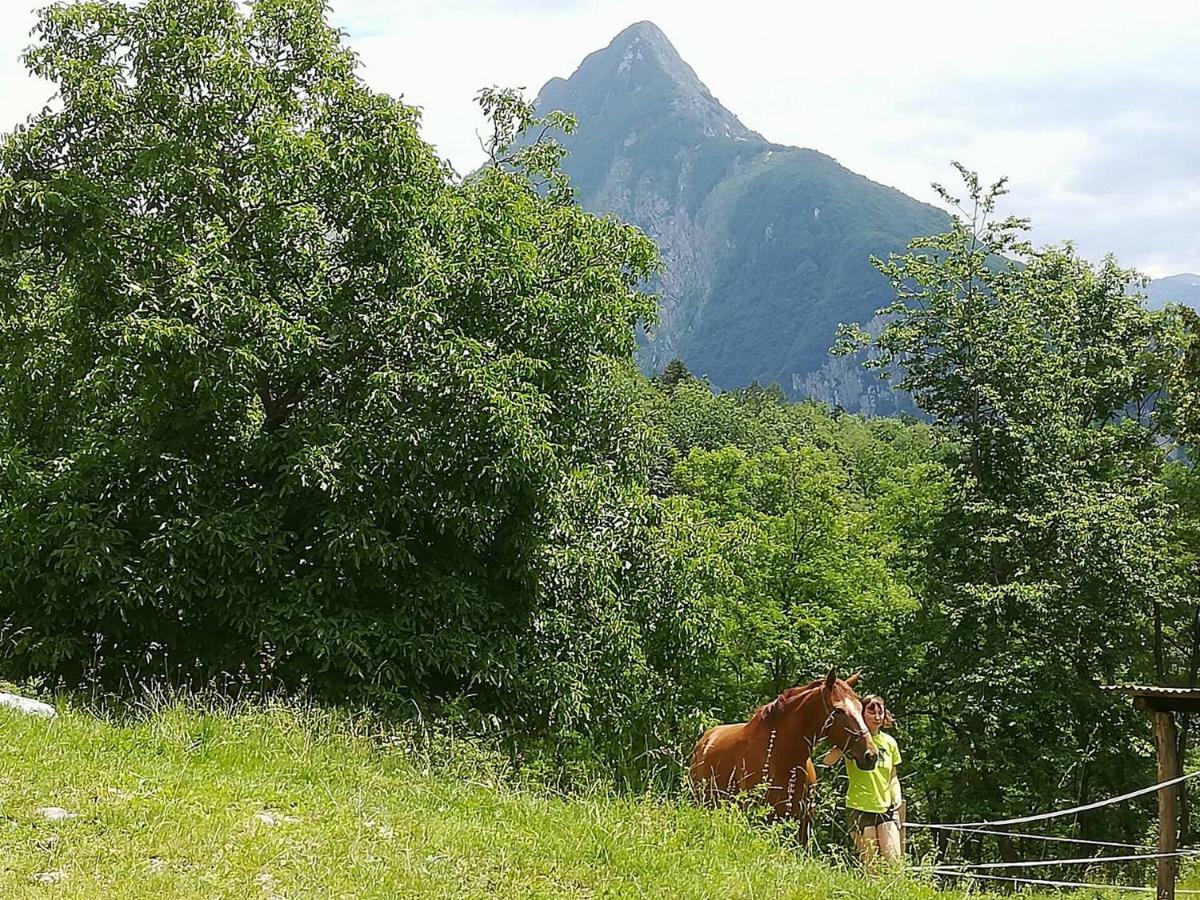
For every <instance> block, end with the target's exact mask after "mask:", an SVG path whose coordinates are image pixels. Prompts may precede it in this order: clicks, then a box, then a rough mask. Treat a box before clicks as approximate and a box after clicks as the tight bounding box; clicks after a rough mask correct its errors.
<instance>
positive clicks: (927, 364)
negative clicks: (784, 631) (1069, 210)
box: [856, 169, 1183, 852]
mask: <svg viewBox="0 0 1200 900" xmlns="http://www.w3.org/2000/svg"><path fill="white" fill-rule="evenodd" d="M961 172H962V174H963V176H964V179H965V182H966V185H967V190H968V196H967V198H966V203H960V202H959V201H958V200H957V199H956V198H954V197H952V196H950V195H949V194H946V193H944V192H943V196H944V199H946V200H947V202H949V203H951V204H953V205H955V206H957V207H958V208H959V210H960V215H959V216H958V217H956V219H955V222H954V224H953V226H952V228H951V229H950V230H948V231H947V232H945V233H943V234H940V235H936V236H933V237H930V238H922V239H918V240H916V241H914V242H913V244H912V246H911V248H910V252H908V253H907V254H903V255H898V256H893V257H892V258H890V259H889V260H887V261H877V265H878V268H879V269H880V270H881V271H882V272H883V273H884V274H885V275H887V276H888V277H889V279H890V280H891V281H892V283H893V286H894V288H895V291H896V296H897V299H896V302H895V303H894V304H893V305H891V306H890V307H888V308H887V309H886V310H882V311H881V312H882V313H884V314H885V315H886V316H887V324H886V326H885V327H884V328H883V330H882V332H881V333H879V334H878V335H877V336H875V337H873V338H872V337H870V336H867V335H864V334H861V333H860V334H858V335H857V336H856V337H857V341H858V342H861V343H867V344H869V345H870V346H871V348H872V349H873V350H874V351H875V353H876V354H877V358H876V360H875V362H874V365H877V366H879V367H881V368H884V369H885V370H886V369H888V368H893V369H894V370H896V371H898V372H899V386H900V387H901V388H903V389H904V390H906V391H908V392H910V393H911V394H912V396H913V397H914V399H915V400H916V402H917V403H918V405H919V406H920V407H921V408H922V409H923V410H924V411H925V412H926V413H927V414H928V415H929V416H930V417H931V418H932V419H933V421H934V423H935V427H936V428H937V429H938V431H939V432H940V433H941V434H943V435H944V436H945V437H946V439H947V440H948V441H949V444H948V448H949V461H950V465H951V471H952V475H953V488H952V490H951V492H950V494H949V496H948V502H947V506H946V509H945V512H944V514H943V515H942V516H941V517H940V518H939V519H938V521H937V522H936V524H935V525H934V528H935V529H936V531H935V534H934V535H933V539H932V540H931V542H930V543H929V544H928V545H927V548H928V553H927V559H926V565H925V567H924V573H925V576H924V580H925V585H924V587H923V589H922V590H921V592H920V595H921V596H922V597H923V598H924V602H923V604H922V611H921V615H919V616H918V617H916V618H915V619H914V620H913V629H912V631H911V632H910V633H909V635H908V641H909V643H910V644H914V645H916V644H919V645H922V646H923V647H924V648H925V651H924V652H922V653H911V652H909V653H907V654H905V650H904V649H899V650H898V654H900V655H901V656H903V655H907V657H908V663H907V670H906V665H905V664H904V663H902V662H899V661H898V665H897V670H896V672H895V673H894V676H893V677H894V678H895V679H896V681H897V685H898V690H899V691H900V693H901V694H902V696H903V698H904V699H903V701H902V703H903V705H904V706H906V707H907V711H908V712H909V713H910V714H911V715H910V718H909V724H910V728H911V729H912V731H911V732H910V734H912V735H913V737H915V738H916V742H917V744H918V746H919V748H920V750H919V752H917V753H914V754H913V759H914V761H915V762H916V764H917V767H918V768H919V770H920V771H921V781H920V784H921V787H922V788H923V791H922V793H923V795H924V796H923V798H922V799H923V800H924V801H925V804H926V805H925V810H926V814H927V815H932V816H935V817H937V818H939V819H941V820H951V821H953V820H955V819H961V818H967V819H978V818H985V817H989V816H995V815H1001V814H1004V813H1011V812H1013V811H1016V810H1021V811H1026V810H1028V809H1030V808H1031V805H1032V806H1036V807H1038V808H1043V807H1053V806H1054V805H1055V804H1066V805H1070V804H1071V803H1072V802H1074V801H1079V800H1087V799H1092V798H1095V797H1097V796H1101V795H1104V794H1107V793H1116V792H1118V790H1117V789H1119V788H1121V787H1125V786H1127V785H1128V780H1127V779H1128V777H1129V773H1130V772H1133V771H1139V770H1141V771H1144V772H1147V773H1148V772H1149V769H1148V760H1149V756H1148V754H1147V753H1146V752H1145V744H1144V738H1145V728H1144V725H1143V724H1142V723H1141V722H1140V721H1138V719H1137V718H1136V716H1135V715H1134V714H1133V713H1132V712H1131V711H1130V710H1128V709H1126V708H1125V706H1124V704H1119V703H1117V702H1115V701H1113V700H1112V699H1110V698H1107V697H1105V696H1104V695H1101V694H1100V693H1099V692H1098V691H1097V690H1096V685H1097V684H1098V683H1102V682H1109V683H1111V682H1113V681H1116V680H1121V679H1129V678H1135V677H1139V678H1169V677H1171V676H1173V675H1174V676H1176V677H1177V676H1178V674H1179V673H1178V668H1177V667H1173V666H1172V664H1171V663H1172V659H1174V660H1175V661H1179V657H1178V654H1175V655H1174V656H1173V657H1172V653H1171V647H1172V646H1173V645H1172V639H1173V638H1176V637H1178V633H1175V634H1172V633H1171V631H1172V629H1173V628H1174V627H1175V624H1177V623H1180V622H1182V621H1183V619H1181V617H1180V615H1179V612H1180V611H1179V610H1178V608H1177V606H1178V603H1177V601H1178V599H1179V598H1178V597H1177V596H1176V595H1174V594H1173V592H1172V589H1171V588H1172V585H1173V584H1174V583H1175V579H1176V578H1177V574H1178V572H1177V556H1176V555H1175V554H1174V553H1173V552H1172V550H1171V547H1170V542H1169V540H1168V534H1169V531H1170V523H1171V520H1172V515H1173V506H1172V504H1171V502H1170V500H1169V497H1168V496H1167V492H1166V490H1165V489H1164V486H1163V483H1162V481H1161V475H1162V467H1163V464H1164V453H1163V452H1162V449H1161V447H1160V446H1159V441H1158V435H1157V434H1156V431H1155V429H1154V427H1153V416H1152V412H1153V408H1154V404H1155V400H1156V398H1157V397H1158V396H1159V394H1160V391H1161V389H1162V387H1163V385H1164V378H1165V375H1166V373H1167V372H1168V370H1169V368H1170V366H1171V364H1172V361H1173V360H1174V359H1175V358H1176V355H1177V353H1176V347H1177V345H1178V344H1177V336H1178V330H1177V329H1176V328H1175V327H1174V326H1173V324H1172V321H1171V319H1170V317H1169V316H1164V315H1157V314H1153V313H1150V312H1148V311H1147V310H1146V309H1145V306H1144V303H1143V300H1142V298H1141V297H1140V296H1139V295H1137V293H1136V292H1135V291H1132V290H1130V288H1131V287H1133V286H1134V285H1135V283H1136V275H1135V273H1133V272H1130V271H1127V270H1124V269H1121V268H1120V267H1119V266H1117V264H1116V263H1115V262H1114V261H1112V260H1111V259H1108V260H1105V261H1104V262H1103V263H1102V264H1101V265H1100V266H1098V267H1093V266H1092V265H1090V264H1089V263H1088V262H1087V261H1085V260H1083V259H1081V258H1080V257H1079V256H1078V255H1077V254H1076V253H1075V251H1074V249H1073V248H1072V247H1070V246H1065V247H1050V248H1043V249H1035V248H1034V247H1032V246H1031V245H1030V244H1028V243H1027V242H1026V241H1025V240H1024V237H1023V232H1024V230H1025V228H1026V227H1027V226H1026V223H1025V222H1024V221H1023V220H1020V219H1015V218H1007V219H1000V218H998V217H997V216H996V212H995V210H996V202H997V200H998V199H999V197H1001V196H1002V195H1003V193H1004V185H1003V182H1000V183H998V184H996V185H993V186H992V187H990V188H988V187H986V186H984V185H981V184H980V182H979V180H978V178H977V177H976V176H975V175H974V173H971V172H968V171H966V170H965V169H961ZM1122 815H1123V813H1122V812H1120V811H1117V812H1112V813H1106V814H1104V815H1102V816H1100V815H1098V816H1096V817H1092V818H1090V819H1088V818H1085V819H1084V822H1083V825H1084V828H1085V831H1086V830H1088V829H1091V830H1093V831H1096V830H1098V829H1102V828H1103V827H1104V824H1105V823H1108V824H1109V825H1111V826H1112V827H1113V828H1117V827H1118V824H1119V823H1118V820H1119V818H1120V817H1121V816H1122ZM1128 821H1136V816H1134V818H1133V819H1131V820H1128ZM1128 821H1127V822H1126V824H1125V825H1120V826H1119V827H1122V828H1124V827H1129V826H1128ZM1001 850H1002V852H1009V851H1011V850H1012V848H1011V846H1010V845H1004V846H1002V847H1001Z"/></svg>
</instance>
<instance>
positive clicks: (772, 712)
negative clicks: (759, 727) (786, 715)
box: [750, 678, 825, 722]
mask: <svg viewBox="0 0 1200 900" xmlns="http://www.w3.org/2000/svg"><path fill="white" fill-rule="evenodd" d="M824 684H825V679H824V678H817V679H815V680H813V681H810V682H809V683H808V684H801V685H798V686H797V687H790V688H786V689H785V690H782V691H780V692H779V696H778V697H776V698H775V699H774V700H772V701H771V702H770V703H764V704H763V705H762V706H760V707H759V708H758V709H756V710H755V711H754V715H753V716H751V717H750V721H751V722H753V721H756V720H758V721H762V722H773V721H775V720H776V719H777V718H779V716H780V715H782V714H783V711H784V710H785V709H787V708H788V707H789V706H791V705H792V703H793V701H795V700H798V699H799V698H800V695H801V694H808V693H811V692H812V691H814V690H816V689H817V688H819V687H821V686H822V685H824Z"/></svg>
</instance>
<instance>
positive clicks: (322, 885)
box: [0, 701, 963, 900]
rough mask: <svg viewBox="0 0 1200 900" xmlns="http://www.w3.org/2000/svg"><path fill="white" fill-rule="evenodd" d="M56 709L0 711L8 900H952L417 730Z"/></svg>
mask: <svg viewBox="0 0 1200 900" xmlns="http://www.w3.org/2000/svg"><path fill="white" fill-rule="evenodd" d="M60 713H61V714H60V716H59V718H58V719H57V720H55V721H51V722H47V721H44V720H39V719H30V718H25V717H22V716H19V715H16V714H13V713H9V712H7V711H0V847H2V848H3V852H2V853H0V896H3V897H6V898H7V897H40V896H47V897H51V896H52V897H88V898H95V897H105V898H151V897H153V898H160V897H206V898H208V897H696V898H700V897H723V898H724V897H779V898H805V900H808V898H811V900H826V898H846V900H848V898H864V900H867V898H879V900H883V898H888V900H919V898H929V900H934V898H957V897H961V896H963V895H962V894H961V893H952V892H947V893H939V892H938V891H937V890H935V888H934V887H933V886H931V885H929V884H925V883H921V882H919V881H917V880H915V879H912V878H909V877H905V876H902V875H895V874H893V875H890V876H878V877H867V876H864V875H862V874H860V873H859V872H858V871H857V870H856V869H855V868H853V867H852V866H849V865H846V864H831V863H830V862H828V861H825V860H815V859H812V858H809V857H806V856H805V855H803V854H801V853H799V852H797V851H796V850H795V849H793V848H791V847H789V846H788V844H787V842H786V840H784V839H783V838H782V837H781V835H780V834H778V833H774V832H772V831H770V830H769V829H765V828H763V827H762V826H758V825H755V824H753V823H752V822H750V821H748V820H747V818H746V817H745V816H744V815H741V814H739V813H737V812H735V811H731V810H702V809H697V808H695V807H692V806H691V805H689V804H687V803H684V802H681V801H679V800H675V799H671V798H668V797H663V796H657V795H653V794H646V795H640V796H629V795H617V794H615V793H613V792H611V791H606V790H600V789H594V790H590V791H583V792H579V793H575V794H572V795H571V796H565V795H562V794H560V793H558V792H556V791H554V790H551V789H547V788H545V787H540V788H539V787H537V786H535V785H529V784H523V783H521V781H520V780H519V779H515V778H514V777H513V776H512V773H511V772H510V770H509V766H508V762H507V759H506V757H505V756H504V755H503V754H500V753H497V752H494V751H492V750H490V749H488V748H487V747H485V746H482V745H480V744H479V743H477V742H475V741H472V740H470V739H464V738H457V737H455V736H454V735H453V734H449V733H446V732H444V731H437V730H434V729H431V728H422V726H421V724H420V723H419V722H418V723H410V724H409V725H408V726H407V727H406V728H405V729H404V730H403V731H402V732H401V733H400V734H396V733H394V732H392V731H390V730H385V729H382V728H381V727H380V725H379V723H377V722H374V721H372V720H371V719H370V718H369V717H366V716H364V717H358V718H355V717H352V716H349V715H346V714H341V713H335V712H331V711H328V710H321V709H315V708H304V707H300V706H296V705H286V706H285V705H258V706H234V705H230V704H215V703H207V704H205V705H202V706H201V705H197V704H196V703H195V702H189V703H185V702H180V701H172V702H164V703H158V704H152V705H151V707H149V708H144V709H142V710H141V711H140V712H139V713H138V714H135V715H126V716H122V717H117V718H113V717H109V718H107V719H106V718H101V717H97V716H96V715H93V714H92V713H89V712H86V711H83V710H80V709H77V708H72V707H71V706H70V705H69V704H67V705H62V704H61V703H60ZM54 807H56V808H60V809H61V810H64V811H65V813H66V815H67V816H68V817H67V818H62V819H59V820H54V819H53V818H51V817H52V816H54V815H56V814H55V813H53V812H48V811H47V810H48V809H49V808H54ZM58 815H61V814H58ZM48 816H50V817H48Z"/></svg>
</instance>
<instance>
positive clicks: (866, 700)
mask: <svg viewBox="0 0 1200 900" xmlns="http://www.w3.org/2000/svg"><path fill="white" fill-rule="evenodd" d="M862 705H863V709H866V708H867V707H868V706H874V705H879V706H882V707H883V723H882V727H883V728H891V727H892V726H893V725H895V724H896V717H895V716H893V715H892V711H891V710H890V709H888V705H887V701H886V700H884V699H883V697H881V696H880V695H879V694H867V695H866V696H865V697H863V698H862Z"/></svg>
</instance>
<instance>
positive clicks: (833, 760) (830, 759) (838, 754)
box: [821, 747, 842, 766]
mask: <svg viewBox="0 0 1200 900" xmlns="http://www.w3.org/2000/svg"><path fill="white" fill-rule="evenodd" d="M841 758H842V751H841V750H839V749H838V748H837V747H834V748H833V749H831V750H830V751H829V752H828V753H826V754H825V758H824V759H823V760H821V765H823V766H833V765H836V764H837V761H838V760H839V759H841Z"/></svg>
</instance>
